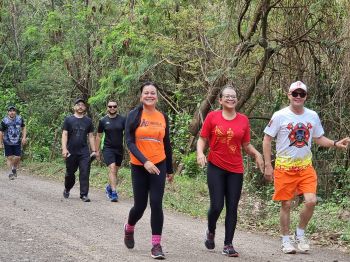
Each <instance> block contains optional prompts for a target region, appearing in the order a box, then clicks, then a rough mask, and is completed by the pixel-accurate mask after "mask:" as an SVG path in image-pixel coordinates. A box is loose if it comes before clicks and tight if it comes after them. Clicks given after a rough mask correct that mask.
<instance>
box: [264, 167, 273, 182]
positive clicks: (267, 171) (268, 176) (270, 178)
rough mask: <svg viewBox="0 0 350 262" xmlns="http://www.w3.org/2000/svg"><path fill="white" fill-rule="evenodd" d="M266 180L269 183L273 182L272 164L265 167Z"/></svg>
mask: <svg viewBox="0 0 350 262" xmlns="http://www.w3.org/2000/svg"><path fill="white" fill-rule="evenodd" d="M264 178H265V179H266V180H267V181H269V182H272V181H273V167H272V165H271V164H268V165H266V166H265V172H264Z"/></svg>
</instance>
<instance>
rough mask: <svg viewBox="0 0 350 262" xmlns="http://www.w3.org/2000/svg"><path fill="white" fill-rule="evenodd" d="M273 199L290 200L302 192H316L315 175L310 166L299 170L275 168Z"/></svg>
mask: <svg viewBox="0 0 350 262" xmlns="http://www.w3.org/2000/svg"><path fill="white" fill-rule="evenodd" d="M274 185H275V193H274V195H273V197H272V199H273V200H291V199H293V198H294V197H295V196H296V195H300V194H303V193H314V194H316V189H317V175H316V171H315V169H314V168H313V167H312V166H309V167H307V168H305V169H300V170H283V169H275V171H274Z"/></svg>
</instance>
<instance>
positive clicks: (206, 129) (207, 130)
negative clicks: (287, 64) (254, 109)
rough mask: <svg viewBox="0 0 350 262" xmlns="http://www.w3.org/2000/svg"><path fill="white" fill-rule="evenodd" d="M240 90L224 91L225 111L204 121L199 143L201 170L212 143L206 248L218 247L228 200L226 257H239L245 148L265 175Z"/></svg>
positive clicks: (214, 113)
mask: <svg viewBox="0 0 350 262" xmlns="http://www.w3.org/2000/svg"><path fill="white" fill-rule="evenodd" d="M237 101H238V100H237V95H236V91H235V90H234V89H233V87H232V86H227V87H225V88H224V89H223V90H222V91H221V92H220V98H219V103H220V104H221V106H222V110H217V111H213V112H210V113H209V114H208V115H207V117H206V119H205V120H204V123H203V127H202V131H201V133H200V137H199V139H198V142H197V162H198V164H199V165H200V166H201V167H204V166H205V164H206V163H207V158H206V157H205V155H204V149H205V148H206V145H207V144H209V155H208V168H207V183H208V188H209V195H210V208H209V211H208V229H207V231H206V241H205V246H206V247H207V248H208V249H214V248H215V242H214V238H215V229H216V222H217V220H218V218H219V216H220V213H221V211H222V209H223V207H224V200H225V198H226V218H225V241H224V249H223V251H222V254H224V255H227V256H234V257H237V256H238V252H236V251H235V249H234V248H233V245H232V240H233V236H234V232H235V229H236V224H237V208H238V202H239V199H240V196H241V191H242V184H243V172H244V168H243V158H242V152H241V148H243V149H244V151H245V152H246V153H247V154H249V155H251V156H254V157H255V161H256V163H257V165H258V167H259V169H260V171H261V172H263V168H264V160H263V157H262V155H261V154H260V153H259V152H258V151H257V150H256V149H255V148H254V147H253V146H252V145H251V144H250V126H249V120H248V118H247V116H245V115H243V114H240V113H238V112H236V105H237Z"/></svg>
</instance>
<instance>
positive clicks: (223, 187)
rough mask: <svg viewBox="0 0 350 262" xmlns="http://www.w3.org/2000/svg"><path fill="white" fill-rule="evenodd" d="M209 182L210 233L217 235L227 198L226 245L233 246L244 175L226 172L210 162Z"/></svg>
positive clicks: (208, 170)
mask: <svg viewBox="0 0 350 262" xmlns="http://www.w3.org/2000/svg"><path fill="white" fill-rule="evenodd" d="M207 182H208V188H209V195H210V208H209V211H208V229H209V232H210V233H215V229H216V222H217V220H218V218H219V216H220V213H221V211H222V209H223V207H224V198H226V217H225V241H224V244H225V245H229V244H232V240H233V236H234V234H235V229H236V224H237V208H238V202H239V199H240V197H241V191H242V184H243V174H242V173H233V172H229V171H226V170H224V169H221V168H219V167H217V166H215V165H213V164H211V163H210V162H209V163H208V169H207Z"/></svg>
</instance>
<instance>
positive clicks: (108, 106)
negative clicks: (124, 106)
mask: <svg viewBox="0 0 350 262" xmlns="http://www.w3.org/2000/svg"><path fill="white" fill-rule="evenodd" d="M108 108H117V106H108Z"/></svg>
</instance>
